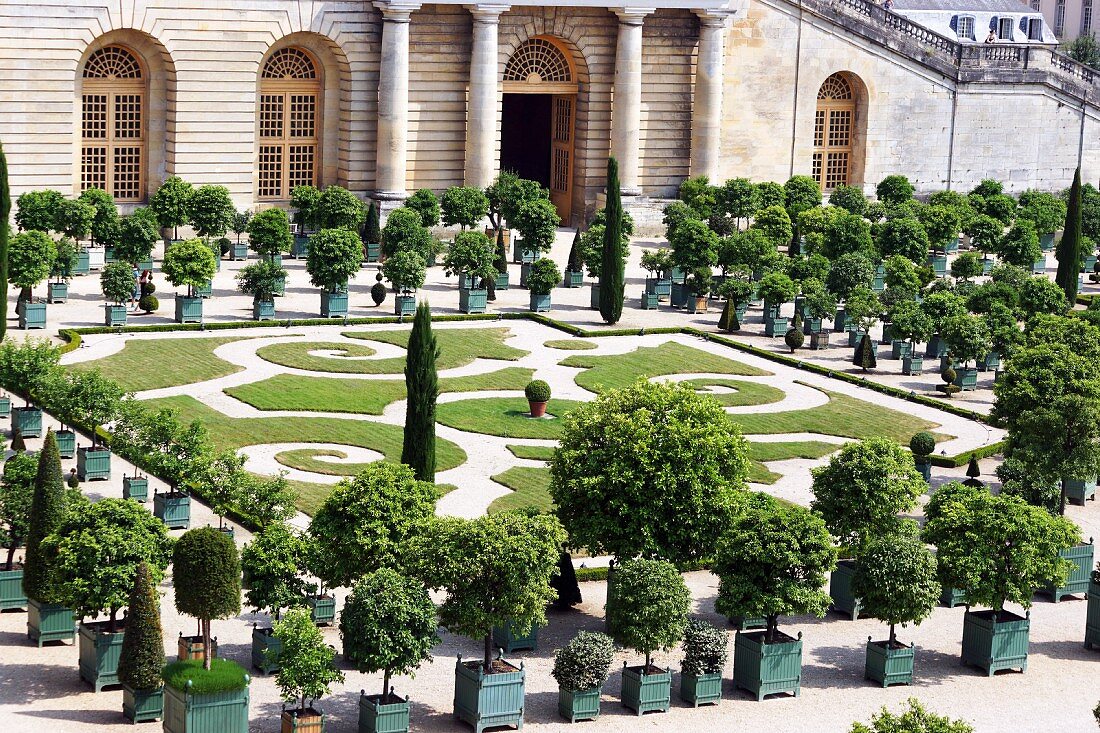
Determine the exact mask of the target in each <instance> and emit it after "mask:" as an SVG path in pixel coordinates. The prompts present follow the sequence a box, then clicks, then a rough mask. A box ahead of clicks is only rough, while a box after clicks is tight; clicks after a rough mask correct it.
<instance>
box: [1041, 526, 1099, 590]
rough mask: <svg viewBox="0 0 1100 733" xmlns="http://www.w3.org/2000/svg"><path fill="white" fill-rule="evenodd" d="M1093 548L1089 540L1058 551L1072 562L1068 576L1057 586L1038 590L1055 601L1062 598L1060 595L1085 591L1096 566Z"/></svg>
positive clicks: (1060, 555) (1062, 556)
mask: <svg viewBox="0 0 1100 733" xmlns="http://www.w3.org/2000/svg"><path fill="white" fill-rule="evenodd" d="M1093 550H1094V547H1093V544H1092V541H1091V540H1090V541H1089V542H1082V543H1081V544H1079V545H1075V546H1073V547H1069V548H1067V549H1065V550H1062V551H1061V552H1059V553H1058V556H1059V557H1061V558H1062V559H1064V560H1069V561H1070V562H1071V563H1073V570H1071V571H1070V574H1069V577H1068V578H1067V579H1066V582H1065V583H1064V584H1063V585H1059V586H1057V587H1055V586H1047V587H1046V588H1042V589H1040V591H1039V592H1040V593H1045V594H1046V595H1048V596H1050V597H1051V599H1052V600H1053V601H1054V602H1055V603H1057V602H1058V601H1060V600H1062V596H1069V595H1076V594H1078V593H1087V592H1088V590H1089V581H1090V580H1091V579H1092V569H1093V568H1094V567H1095V566H1096V565H1095V563H1094V562H1093Z"/></svg>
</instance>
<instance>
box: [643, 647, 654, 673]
mask: <svg viewBox="0 0 1100 733" xmlns="http://www.w3.org/2000/svg"><path fill="white" fill-rule="evenodd" d="M652 658H653V655H652V654H650V653H649V652H646V653H645V669H643V670H642V674H649V663H650V660H651V659H652Z"/></svg>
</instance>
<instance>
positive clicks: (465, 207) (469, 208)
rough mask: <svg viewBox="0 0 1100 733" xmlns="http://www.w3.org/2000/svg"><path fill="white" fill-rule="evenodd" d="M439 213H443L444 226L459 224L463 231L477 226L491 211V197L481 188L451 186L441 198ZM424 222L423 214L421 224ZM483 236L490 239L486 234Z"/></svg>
mask: <svg viewBox="0 0 1100 733" xmlns="http://www.w3.org/2000/svg"><path fill="white" fill-rule="evenodd" d="M417 213H420V212H417ZM439 213H440V214H441V215H442V219H443V226H447V227H452V226H455V225H458V226H459V227H461V229H462V231H466V230H468V229H471V228H473V227H475V226H477V225H478V223H480V222H481V220H482V219H484V218H485V216H486V214H488V213H489V199H488V197H487V196H486V195H485V192H484V191H482V190H481V189H480V188H474V187H473V186H451V187H450V188H448V189H447V190H446V191H444V192H443V195H442V196H441V197H440V199H439ZM423 222H424V217H423V216H421V226H424V223H423ZM479 233H480V232H479ZM481 236H483V237H485V238H486V239H488V237H486V235H485V234H482V235H481Z"/></svg>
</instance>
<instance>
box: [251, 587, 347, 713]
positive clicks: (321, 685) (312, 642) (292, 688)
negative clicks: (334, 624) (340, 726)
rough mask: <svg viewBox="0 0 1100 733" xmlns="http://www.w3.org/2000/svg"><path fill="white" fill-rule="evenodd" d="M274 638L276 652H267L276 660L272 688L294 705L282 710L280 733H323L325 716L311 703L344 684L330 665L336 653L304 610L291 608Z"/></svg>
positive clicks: (277, 623)
mask: <svg viewBox="0 0 1100 733" xmlns="http://www.w3.org/2000/svg"><path fill="white" fill-rule="evenodd" d="M275 638H276V639H278V640H279V647H280V648H279V650H278V651H275V650H269V651H268V655H270V656H272V657H277V659H278V664H279V671H278V672H276V673H275V684H276V685H277V686H278V687H279V692H280V693H282V698H283V700H284V701H286V702H290V703H297V706H296V707H293V708H290V709H287V708H285V707H284V708H283V711H282V716H281V718H282V733H297V732H298V731H300V732H301V733H324V730H325V714H324V713H323V712H322V711H320V710H318V709H317V708H315V707H313V703H314V702H316V701H317V700H318V699H319V698H321V697H323V696H324V695H327V694H328V693H329V692H330V691H331V687H332V684H333V683H334V682H343V681H344V673H343V672H341V671H340V670H338V669H336V666H335V665H334V664H333V657H334V656H335V654H336V652H335V651H334V650H333V648H332V647H330V646H329V645H328V644H326V643H325V637H324V636H323V635H322V634H321V630H320V629H318V628H317V626H316V625H315V624H314V623H313V619H311V618H310V616H309V611H307V610H306V609H304V608H292V609H290V610H289V611H287V613H286V616H284V617H283V618H282V619H280V620H278V621H276V622H275ZM307 699H308V700H309V701H310V702H309V704H308V705H307V704H306V700H307Z"/></svg>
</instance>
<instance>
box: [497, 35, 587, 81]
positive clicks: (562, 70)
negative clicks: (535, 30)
mask: <svg viewBox="0 0 1100 733" xmlns="http://www.w3.org/2000/svg"><path fill="white" fill-rule="evenodd" d="M504 81H506V82H509V81H521V82H532V83H538V82H543V83H554V82H567V83H570V82H573V70H572V68H571V66H570V64H569V58H568V57H567V56H566V55H565V53H564V52H563V51H562V50H561V49H560V48H559V47H558V46H557V44H555V43H553V42H552V41H550V40H549V39H546V38H541V37H537V36H536V37H535V38H531V39H528V40H527V41H525V42H524V43H523V45H522V46H520V47H519V48H517V49H516V51H515V53H513V54H512V58H510V59H508V64H507V65H506V66H505V67H504Z"/></svg>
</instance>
